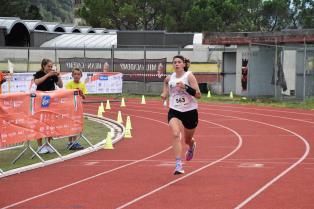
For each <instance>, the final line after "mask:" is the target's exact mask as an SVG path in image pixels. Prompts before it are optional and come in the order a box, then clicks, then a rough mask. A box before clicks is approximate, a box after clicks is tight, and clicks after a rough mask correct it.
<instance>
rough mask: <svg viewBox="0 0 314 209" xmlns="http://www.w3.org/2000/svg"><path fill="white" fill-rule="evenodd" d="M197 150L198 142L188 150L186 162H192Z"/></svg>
mask: <svg viewBox="0 0 314 209" xmlns="http://www.w3.org/2000/svg"><path fill="white" fill-rule="evenodd" d="M195 148H196V142H195V141H194V143H193V146H192V148H191V147H190V148H189V149H188V151H186V153H185V160H186V161H190V160H192V158H193V155H194V151H195Z"/></svg>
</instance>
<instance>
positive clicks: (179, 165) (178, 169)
mask: <svg viewBox="0 0 314 209" xmlns="http://www.w3.org/2000/svg"><path fill="white" fill-rule="evenodd" d="M179 174H184V170H183V167H182V163H176V168H175V169H174V173H173V175H179Z"/></svg>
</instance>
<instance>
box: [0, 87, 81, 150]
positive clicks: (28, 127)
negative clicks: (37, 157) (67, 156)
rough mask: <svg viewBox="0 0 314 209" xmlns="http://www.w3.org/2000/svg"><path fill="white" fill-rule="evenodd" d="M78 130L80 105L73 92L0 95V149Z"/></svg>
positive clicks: (75, 92)
mask: <svg viewBox="0 0 314 209" xmlns="http://www.w3.org/2000/svg"><path fill="white" fill-rule="evenodd" d="M82 131H83V106H82V100H81V97H80V96H79V95H78V92H77V91H76V90H57V91H47V92H35V93H33V94H29V93H13V94H5V95H0V148H1V147H6V146H8V145H10V144H15V143H18V142H23V141H27V140H34V139H38V138H43V137H59V136H68V135H74V134H78V133H80V132H82Z"/></svg>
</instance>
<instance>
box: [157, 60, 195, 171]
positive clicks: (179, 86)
mask: <svg viewBox="0 0 314 209" xmlns="http://www.w3.org/2000/svg"><path fill="white" fill-rule="evenodd" d="M172 65H173V68H174V70H175V72H174V73H172V74H171V75H169V76H167V77H166V78H165V80H164V87H163V92H162V94H161V98H162V99H163V100H166V99H167V97H168V96H169V107H170V109H169V112H168V123H169V125H170V128H171V131H172V138H173V139H172V144H173V150H174V155H175V159H176V167H175V170H174V175H177V174H183V173H184V170H183V167H182V160H181V152H182V144H181V136H183V137H184V141H185V144H187V145H188V150H187V151H186V153H185V159H186V160H187V161H190V160H191V159H192V158H193V155H194V151H195V147H196V142H195V139H194V138H193V135H194V132H195V129H196V127H197V124H198V112H197V108H198V104H197V100H196V98H197V99H199V98H201V92H200V89H199V87H198V83H197V80H196V78H195V76H194V75H193V73H191V72H190V71H188V69H189V66H190V61H189V60H188V59H186V58H184V57H183V56H181V55H177V56H174V57H173V59H172ZM182 126H183V127H182ZM182 130H183V133H182V132H181V131H182Z"/></svg>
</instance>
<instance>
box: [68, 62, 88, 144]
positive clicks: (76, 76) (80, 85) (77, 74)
mask: <svg viewBox="0 0 314 209" xmlns="http://www.w3.org/2000/svg"><path fill="white" fill-rule="evenodd" d="M82 76H83V73H82V70H81V69H79V68H73V70H72V78H73V80H72V81H70V82H69V83H67V85H66V89H78V90H79V95H80V96H81V97H82V98H83V99H85V94H86V93H87V90H86V86H85V83H84V82H81V81H80V79H81V78H82ZM76 139H77V137H76V136H70V137H69V144H68V148H69V149H70V150H81V149H84V147H82V146H81V145H80V144H79V143H78V142H76Z"/></svg>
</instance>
